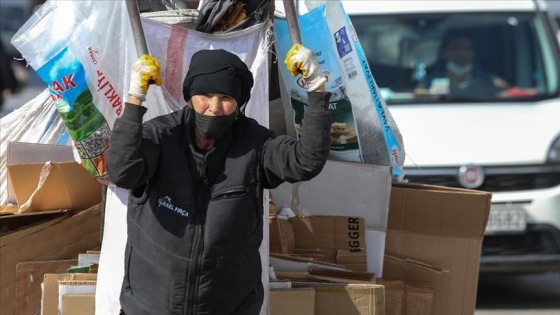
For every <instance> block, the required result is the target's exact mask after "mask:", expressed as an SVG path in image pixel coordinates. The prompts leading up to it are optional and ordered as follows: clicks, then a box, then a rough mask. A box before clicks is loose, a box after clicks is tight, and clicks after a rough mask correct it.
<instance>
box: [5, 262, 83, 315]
mask: <svg viewBox="0 0 560 315" xmlns="http://www.w3.org/2000/svg"><path fill="white" fill-rule="evenodd" d="M77 262H78V261H77V260H75V259H71V260H49V261H26V262H20V263H18V264H17V266H16V314H41V283H42V282H43V278H44V276H45V274H47V273H63V272H64V271H65V270H66V269H67V268H68V267H69V266H72V265H73V264H76V263H77Z"/></svg>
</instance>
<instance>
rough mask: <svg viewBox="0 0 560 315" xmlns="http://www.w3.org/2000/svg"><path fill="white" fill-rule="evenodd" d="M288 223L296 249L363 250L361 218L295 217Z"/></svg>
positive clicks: (364, 243) (362, 224) (362, 222)
mask: <svg viewBox="0 0 560 315" xmlns="http://www.w3.org/2000/svg"><path fill="white" fill-rule="evenodd" d="M288 221H289V222H290V223H291V224H292V226H293V228H294V235H295V247H296V248H333V249H344V250H348V251H351V252H360V251H362V250H365V247H366V241H365V223H364V219H362V218H352V217H337V216H297V217H293V218H290V220H288Z"/></svg>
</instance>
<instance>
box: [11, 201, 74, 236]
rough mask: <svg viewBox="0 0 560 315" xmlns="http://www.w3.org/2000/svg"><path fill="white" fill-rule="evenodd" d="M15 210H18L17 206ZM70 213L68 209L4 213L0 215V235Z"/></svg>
mask: <svg viewBox="0 0 560 315" xmlns="http://www.w3.org/2000/svg"><path fill="white" fill-rule="evenodd" d="M15 211H16V212H17V207H16V209H15ZM68 215H69V214H68V210H53V211H42V212H31V213H22V214H8V215H3V216H0V235H5V234H8V233H12V232H15V231H18V230H20V229H22V228H28V227H30V226H31V225H33V224H39V223H41V222H44V221H48V220H51V219H54V218H57V217H61V216H68Z"/></svg>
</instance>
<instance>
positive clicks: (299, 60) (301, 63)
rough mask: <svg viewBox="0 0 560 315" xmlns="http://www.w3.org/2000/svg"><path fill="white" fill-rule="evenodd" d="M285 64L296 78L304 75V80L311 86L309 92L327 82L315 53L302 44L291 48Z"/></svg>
mask: <svg viewBox="0 0 560 315" xmlns="http://www.w3.org/2000/svg"><path fill="white" fill-rule="evenodd" d="M284 63H285V64H286V68H288V71H289V72H290V73H291V74H292V75H293V76H294V77H295V76H297V75H298V73H301V74H302V76H303V79H305V81H307V83H308V84H309V89H308V90H309V91H315V90H316V89H317V88H318V87H319V86H321V85H323V84H324V83H325V82H326V81H327V79H325V77H324V76H323V71H321V68H319V63H317V59H316V58H315V55H314V54H313V52H312V51H311V50H310V49H308V48H305V47H303V46H302V45H300V44H295V45H293V46H292V48H290V50H289V51H288V53H287V54H286V59H285V60H284Z"/></svg>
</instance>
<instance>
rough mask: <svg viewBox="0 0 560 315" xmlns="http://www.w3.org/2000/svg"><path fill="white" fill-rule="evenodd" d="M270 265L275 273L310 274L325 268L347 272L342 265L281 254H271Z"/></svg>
mask: <svg viewBox="0 0 560 315" xmlns="http://www.w3.org/2000/svg"><path fill="white" fill-rule="evenodd" d="M269 259H270V265H271V266H272V267H273V268H274V271H288V272H305V273H308V272H309V271H310V270H311V269H312V268H325V269H334V270H346V269H344V267H342V266H340V265H335V264H330V263H326V262H320V261H316V260H313V259H310V258H304V257H294V256H289V255H281V254H274V253H270V254H269Z"/></svg>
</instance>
